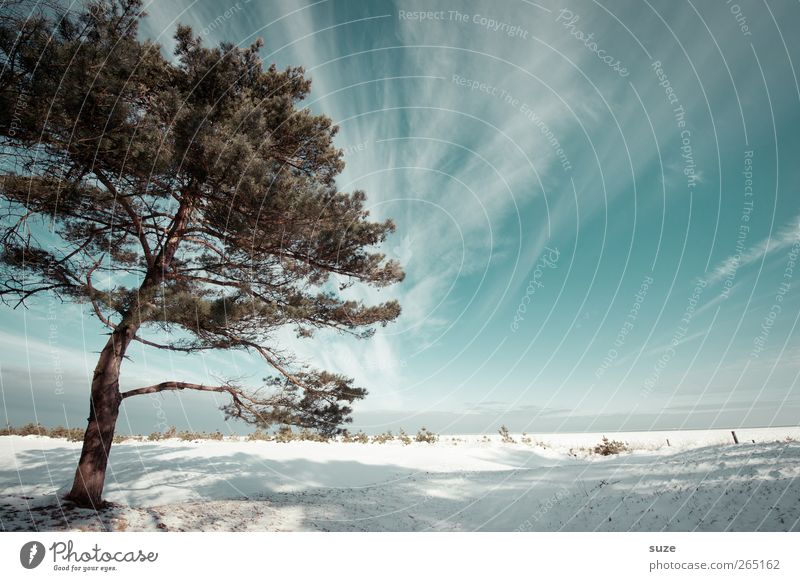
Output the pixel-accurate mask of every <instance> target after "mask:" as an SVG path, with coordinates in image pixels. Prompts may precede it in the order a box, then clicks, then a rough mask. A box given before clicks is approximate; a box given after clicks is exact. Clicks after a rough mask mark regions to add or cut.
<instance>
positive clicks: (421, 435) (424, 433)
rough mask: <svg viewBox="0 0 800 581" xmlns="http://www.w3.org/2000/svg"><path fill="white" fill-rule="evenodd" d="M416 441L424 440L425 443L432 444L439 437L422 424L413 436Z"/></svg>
mask: <svg viewBox="0 0 800 581" xmlns="http://www.w3.org/2000/svg"><path fill="white" fill-rule="evenodd" d="M414 439H415V440H416V441H417V442H425V443H427V444H434V443H436V440H438V439H439V436H437V435H436V434H434V433H433V432H431V431H429V430H428V429H427V428H426V427H425V426H422V427H421V428H420V430H419V431H418V432H417V435H416V436H415V437H414Z"/></svg>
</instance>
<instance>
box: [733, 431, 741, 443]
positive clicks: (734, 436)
mask: <svg viewBox="0 0 800 581" xmlns="http://www.w3.org/2000/svg"><path fill="white" fill-rule="evenodd" d="M731 436H733V443H734V444H738V443H739V438H737V437H736V432H734V431H733V430H731Z"/></svg>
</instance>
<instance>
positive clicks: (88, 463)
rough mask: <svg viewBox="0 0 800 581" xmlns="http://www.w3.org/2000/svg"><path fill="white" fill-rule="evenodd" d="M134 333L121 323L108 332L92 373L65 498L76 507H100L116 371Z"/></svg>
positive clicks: (115, 405)
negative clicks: (74, 467) (80, 437)
mask: <svg viewBox="0 0 800 581" xmlns="http://www.w3.org/2000/svg"><path fill="white" fill-rule="evenodd" d="M135 332H136V329H135V328H134V327H133V326H131V325H123V324H120V325H119V326H118V327H117V328H116V329H115V330H114V332H113V333H111V337H109V339H108V342H107V343H106V345H105V347H104V348H103V351H102V352H101V353H100V359H99V361H98V362H97V367H96V368H95V370H94V376H93V378H92V393H91V397H90V400H89V424H88V426H87V427H86V433H85V434H84V436H83V449H82V450H81V458H80V460H79V461H78V469H77V470H76V471H75V481H74V482H73V484H72V490H71V491H70V492H69V494H68V495H67V499H68V500H71V501H73V502H74V503H75V504H77V505H79V506H83V507H89V508H95V509H97V508H100V507H101V506H102V504H103V500H102V497H103V485H104V483H105V479H106V467H107V465H108V454H109V452H110V451H111V442H112V441H113V439H114V429H115V427H116V424H117V416H118V415H119V405H120V402H121V401H122V397H121V395H120V392H119V369H120V364H121V363H122V358H123V357H124V355H125V350H126V349H127V348H128V345H129V344H130V342H131V339H132V338H133V336H134V334H135Z"/></svg>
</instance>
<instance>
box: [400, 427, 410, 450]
mask: <svg viewBox="0 0 800 581" xmlns="http://www.w3.org/2000/svg"><path fill="white" fill-rule="evenodd" d="M397 439H398V440H400V441H401V442H402V443H403V446H408V445H409V444H410V443H411V438H410V437H409V435H408V434H406V432H405V430H404V429H403V428H400V433H399V434H397Z"/></svg>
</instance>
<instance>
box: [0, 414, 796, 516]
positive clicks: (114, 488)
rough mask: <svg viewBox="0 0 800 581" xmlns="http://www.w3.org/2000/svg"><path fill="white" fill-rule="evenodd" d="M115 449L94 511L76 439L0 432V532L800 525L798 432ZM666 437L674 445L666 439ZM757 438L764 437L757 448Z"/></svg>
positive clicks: (130, 446)
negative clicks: (80, 493) (82, 486)
mask: <svg viewBox="0 0 800 581" xmlns="http://www.w3.org/2000/svg"><path fill="white" fill-rule="evenodd" d="M736 432H737V435H738V437H739V441H740V444H738V445H735V444H733V441H732V438H731V434H730V431H725V430H713V431H703V432H699V431H681V432H637V433H628V434H606V435H607V436H608V437H609V438H612V439H617V440H622V441H625V442H628V443H629V444H630V445H631V447H632V448H633V451H631V452H628V453H622V454H620V455H616V456H608V457H602V456H597V455H590V454H588V453H587V452H586V448H589V447H592V446H594V445H595V444H597V443H598V442H599V441H600V438H601V436H602V434H545V435H541V434H540V435H530V436H529V438H531V439H532V441H531V442H527V441H526V443H522V442H521V436H520V435H519V434H514V435H513V437H514V439H515V440H516V443H503V442H501V441H500V438H499V436H489V437H488V438H487V437H483V436H458V437H456V436H452V437H448V436H445V437H443V438H442V439H441V440H440V441H439V442H438V443H436V444H426V443H413V444H411V445H408V446H403V445H402V444H401V443H399V442H390V443H386V444H358V443H347V444H344V443H316V442H292V443H277V442H247V441H222V442H220V441H204V442H181V441H177V440H170V441H162V442H152V443H151V442H127V443H123V444H115V445H114V447H113V449H112V453H111V466H110V468H109V471H108V476H107V480H106V495H105V496H106V499H107V500H109V501H110V502H111V503H113V504H112V505H111V506H110V507H109V508H107V509H104V510H103V511H101V512H100V513H99V514H98V513H94V512H93V511H87V510H81V509H75V508H73V507H71V506H69V505H68V504H66V503H64V502H63V501H60V500H59V493H60V492H63V489H64V487H65V486H66V485H67V484H69V483H70V482H71V479H72V476H73V474H74V470H75V465H76V463H77V459H78V455H79V452H80V445H79V444H77V443H71V442H67V441H65V440H56V439H50V438H43V437H38V436H25V437H21V436H6V437H1V438H0V525H1V526H2V530H34V529H35V530H60V529H65V528H66V529H84V530H98V529H100V530H103V529H106V530H170V531H176V530H280V531H290V530H348V531H349V530H357V531H362V530H367V531H383V530H390V531H406V530H412V531H426V530H448V531H449V530H459V531H460V530H501V531H516V530H520V531H534V530H547V531H550V530H552V531H556V530H570V531H593V530H604V531H607V530H614V531H620V530H621V531H627V530H644V531H660V530H681V531H685V530H713V531H721V530H744V531H755V530H759V531H760V530H800V478H799V477H800V428H770V429H753V430H744V429H743V430H737V431H736ZM667 439H669V441H670V446H667V443H666V441H667ZM753 441H755V443H754V442H753Z"/></svg>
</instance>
